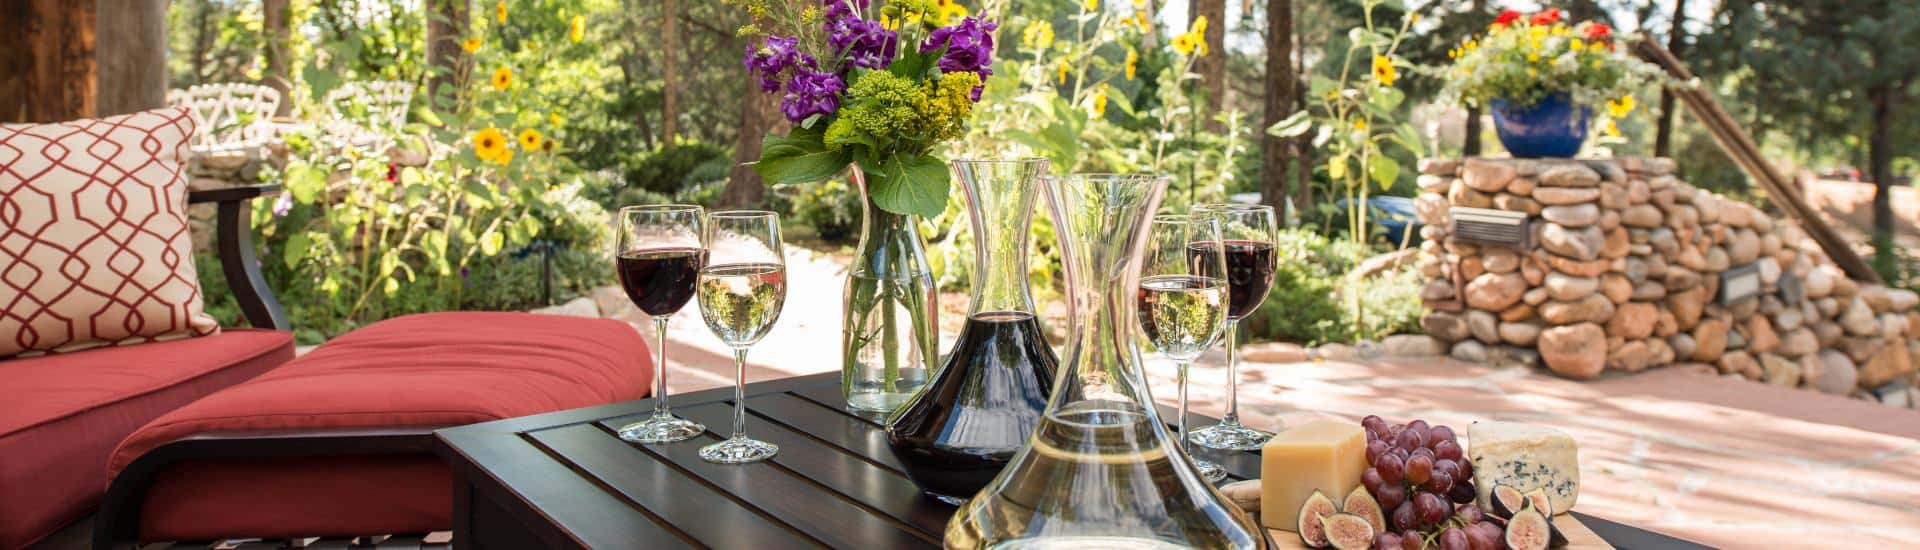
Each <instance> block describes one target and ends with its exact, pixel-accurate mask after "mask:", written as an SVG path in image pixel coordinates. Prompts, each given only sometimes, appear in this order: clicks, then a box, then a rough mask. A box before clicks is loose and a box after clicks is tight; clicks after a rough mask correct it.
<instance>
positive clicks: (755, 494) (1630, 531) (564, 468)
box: [436, 373, 1703, 549]
mask: <svg viewBox="0 0 1920 550" xmlns="http://www.w3.org/2000/svg"><path fill="white" fill-rule="evenodd" d="M732 398H733V388H730V387H728V388H717V389H712V390H707V391H701V392H695V393H690V394H686V395H681V396H674V397H673V403H674V412H675V413H677V414H679V415H681V416H683V417H686V418H690V419H693V420H695V421H698V422H700V423H702V424H706V425H707V426H708V428H709V431H708V432H707V434H705V435H704V436H703V437H699V438H695V439H692V440H689V441H682V442H679V443H671V444H666V445H636V444H630V443H627V442H625V441H621V440H620V439H619V438H618V437H616V436H615V435H614V432H615V430H616V429H618V427H619V426H622V425H624V424H626V423H628V422H631V421H633V420H636V419H639V418H642V417H643V416H644V415H647V414H651V413H652V411H653V402H652V400H641V401H632V402H626V403H615V404H612V405H605V406H599V407H590V408H585V409H576V410H571V411H561V412H555V413H548V414H541V415H535V416H528V417H522V418H513V419H507V420H500V421H495V422H487V423H483V424H475V425H471V426H464V427H459V428H450V429H445V430H441V431H439V432H438V433H437V436H438V444H437V445H436V452H438V453H439V454H440V456H441V457H443V458H444V459H445V460H446V461H447V462H448V464H450V465H451V466H452V467H453V471H454V475H455V476H456V479H455V484H454V485H455V486H454V520H453V521H454V536H453V543H454V547H455V548H514V549H522V548H703V547H704V548H747V549H770V548H780V549H786V548H805V547H831V548H861V549H869V548H888V549H892V548H928V547H938V546H939V545H940V539H941V535H942V533H943V531H944V530H945V528H946V525H947V518H948V517H949V516H951V515H952V514H953V511H954V507H953V506H950V505H947V504H944V503H941V502H939V501H937V500H934V499H931V498H926V497H923V496H921V494H920V491H919V490H918V489H916V488H915V487H914V485H913V483H912V482H910V481H908V480H907V478H906V476H905V474H903V473H901V467H900V463H899V462H898V461H897V460H895V459H894V457H893V455H892V454H890V453H889V452H888V451H887V447H886V434H885V433H884V432H883V431H882V428H881V426H880V424H879V422H878V420H876V419H871V418H866V417H862V416H856V415H854V414H851V413H849V412H846V411H845V409H843V408H842V407H841V403H842V398H841V395H840V377H839V373H824V374H817V375H809V376H799V377H793V378H786V379H781V380H770V381H766V382H759V383H755V384H749V385H748V386H747V410H748V412H749V413H750V416H749V417H748V420H747V422H748V425H747V432H748V433H749V434H751V435H752V436H753V437H755V438H757V439H761V440H763V441H768V442H772V443H774V444H776V445H779V446H780V454H779V455H778V456H775V457H774V458H773V459H772V460H769V461H767V462H762V463H756V464H745V465H719V464H709V463H707V462H704V461H702V460H700V457H699V449H700V447H701V446H704V445H707V444H710V443H713V442H715V441H719V440H720V439H721V438H723V437H724V435H723V434H719V433H715V432H714V431H712V430H715V429H721V430H724V429H725V428H724V427H726V426H731V425H732V416H731V412H732ZM1162 410H1163V411H1165V414H1164V415H1163V416H1165V417H1166V418H1172V413H1171V410H1169V409H1167V408H1165V407H1163V408H1162ZM1208 421H1210V420H1208V419H1201V420H1200V423H1201V424H1203V425H1204V424H1205V423H1206V422H1208ZM1216 458H1218V459H1219V462H1220V463H1221V465H1222V466H1224V467H1226V469H1227V471H1228V472H1229V474H1230V476H1231V478H1232V479H1236V480H1237V479H1247V478H1249V477H1253V476H1257V475H1258V474H1259V471H1260V457H1259V455H1258V454H1256V453H1232V454H1230V455H1227V456H1220V457H1216ZM1574 514H1575V515H1576V516H1577V517H1578V518H1579V519H1580V520H1581V522H1582V523H1584V524H1586V525H1587V526H1588V527H1589V528H1591V529H1592V530H1593V531H1594V532H1595V533H1596V534H1598V535H1600V538H1602V539H1605V540H1606V541H1607V542H1608V543H1609V544H1612V545H1613V546H1615V547H1618V548H1636V549H1637V548H1703V547H1701V546H1699V545H1695V544H1692V543H1688V542H1686V541H1682V540H1679V539H1674V538H1671V537H1667V536H1664V535H1660V534H1657V533H1653V532H1649V531H1645V530H1641V529H1637V528H1634V527H1631V526H1627V525H1622V524H1619V523H1614V522H1611V521H1607V520H1603V519H1600V518H1595V517H1592V516H1584V515H1580V514H1579V513H1578V512H1574Z"/></svg>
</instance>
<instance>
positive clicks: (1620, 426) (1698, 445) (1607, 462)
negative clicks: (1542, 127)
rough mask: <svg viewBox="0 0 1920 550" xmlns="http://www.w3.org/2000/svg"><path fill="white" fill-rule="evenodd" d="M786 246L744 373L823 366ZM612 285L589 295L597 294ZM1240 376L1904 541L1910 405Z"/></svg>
mask: <svg viewBox="0 0 1920 550" xmlns="http://www.w3.org/2000/svg"><path fill="white" fill-rule="evenodd" d="M789 250H790V252H789V257H788V271H789V273H788V276H789V280H790V283H789V284H790V286H789V290H788V296H787V305H786V308H785V312H784V313H783V314H782V315H781V319H780V321H779V324H778V325H777V326H776V327H775V328H774V329H773V331H772V332H771V333H770V334H769V335H768V336H767V338H766V340H764V341H763V342H761V344H760V345H758V346H755V347H754V349H753V351H752V353H751V354H750V356H749V360H750V367H749V368H748V373H747V374H748V380H749V381H758V380H768V379H775V378H783V377H787V376H793V375H798V374H810V373H818V372H831V371H835V370H838V368H839V365H838V363H837V361H836V356H837V353H838V346H839V330H840V319H839V316H840V315H839V308H840V288H841V286H840V285H841V277H842V274H841V269H842V268H841V267H839V265H838V264H837V263H836V262H834V261H833V259H831V258H827V257H824V256H820V255H816V254H814V253H811V252H809V251H806V250H804V249H798V248H792V249H789ZM955 299H957V297H956V298H955ZM622 301H623V299H621V298H620V297H619V296H618V295H617V291H615V292H614V293H613V294H612V295H611V296H605V295H603V296H601V302H602V304H603V306H602V307H603V308H605V307H607V304H613V305H618V304H619V303H621V302H622ZM697 309H698V308H694V307H689V308H687V310H686V311H684V312H682V314H680V315H678V316H676V317H675V318H674V319H673V320H672V322H671V324H670V326H669V329H668V336H669V341H670V342H671V343H670V344H669V353H670V362H669V364H670V366H671V369H672V370H671V375H670V377H669V380H670V382H671V386H672V391H673V392H675V393H680V392H687V391H694V390H699V389H705V388H713V387H722V386H725V385H727V384H730V383H732V376H733V364H732V357H731V354H730V352H729V351H728V350H727V348H726V347H725V346H724V345H722V344H721V343H720V341H719V340H718V339H717V338H715V337H714V336H713V335H712V334H711V333H709V332H708V331H707V329H706V327H705V325H704V324H703V323H702V321H701V320H700V319H699V314H698V312H697ZM626 318H627V319H629V320H631V321H636V322H637V324H639V325H640V326H642V327H649V326H650V325H649V324H648V323H646V322H645V320H644V318H643V317H641V316H639V315H638V314H636V313H632V312H628V313H627V315H626ZM644 330H645V331H646V332H649V333H650V332H651V329H650V328H646V329H644ZM946 336H947V337H948V338H951V337H952V335H951V334H948V335H946ZM649 339H650V340H651V336H649ZM1223 358H1224V356H1223V354H1222V353H1221V352H1219V351H1218V350H1215V351H1214V352H1213V353H1211V354H1209V356H1208V357H1206V358H1203V359H1202V361H1201V363H1200V364H1199V365H1197V366H1196V367H1195V370H1194V376H1195V385H1194V388H1193V389H1192V390H1191V392H1190V393H1191V396H1192V398H1193V399H1194V400H1195V410H1196V411H1198V412H1201V413H1205V414H1208V415H1213V416H1218V415H1219V414H1221V413H1222V412H1223V408H1224V402H1225V399H1224V395H1225V391H1224V389H1225V388H1224V386H1225V379H1226V375H1225V368H1224V367H1223V363H1224V361H1223ZM1148 376H1149V378H1150V381H1151V384H1152V386H1153V388H1154V390H1155V391H1154V393H1155V395H1156V396H1162V399H1161V400H1162V401H1168V400H1169V399H1168V398H1170V397H1171V396H1172V395H1174V392H1173V381H1172V380H1173V378H1172V376H1173V368H1172V366H1171V365H1170V364H1167V363H1165V362H1163V361H1158V360H1150V361H1149V365H1148ZM1243 380H1244V381H1243V383H1242V384H1241V405H1242V413H1243V415H1244V416H1246V417H1247V419H1248V421H1249V423H1251V424H1253V425H1255V426H1262V427H1268V426H1272V425H1273V423H1274V421H1276V420H1279V421H1282V422H1292V423H1298V422H1303V421H1306V420H1308V419H1310V418H1313V417H1317V416H1331V417H1337V418H1344V419H1358V418H1359V417H1360V416H1364V415H1367V414H1378V415H1381V416H1382V417H1385V418H1387V419H1389V420H1390V421H1400V422H1404V421H1406V420H1410V419H1412V418H1423V419H1426V420H1427V421H1428V422H1431V423H1435V424H1448V425H1452V426H1456V427H1464V426H1465V425H1467V424H1469V423H1471V422H1473V421H1474V420H1482V419H1499V420H1519V421H1526V422H1535V423H1540V424H1546V425H1551V426H1554V427H1557V428H1560V429H1562V430H1565V431H1567V432H1568V433H1570V434H1572V435H1573V437H1574V438H1575V440H1577V441H1579V443H1580V446H1581V455H1580V462H1581V479H1582V489H1583V490H1582V491H1581V492H1582V496H1581V499H1580V502H1579V504H1578V505H1577V506H1576V509H1578V510H1580V511H1582V512H1585V513H1589V514H1593V515H1596V516H1600V517H1603V518H1608V519H1612V520H1616V521H1622V522H1626V523H1630V524H1633V525H1637V526H1641V527H1644V528H1647V529H1652V530H1656V531H1660V532H1664V533H1667V534H1671V535H1674V536H1678V537H1682V538H1686V539H1690V540H1694V541H1697V542H1700V543H1703V544H1709V545H1714V546H1721V547H1729V548H1778V547H1786V546H1792V547H1796V548H1821V547H1833V548H1920V411H1912V410H1898V409H1893V408H1890V407H1885V406H1881V405H1875V404H1871V403H1867V402H1863V401H1855V400H1849V399H1843V398H1838V397H1833V396H1828V395H1823V394H1816V393H1812V392H1804V391H1796V390H1789V389H1782V388H1776V387H1772V386H1767V385H1764V384H1756V383H1750V382H1742V381H1732V380H1727V379H1723V378H1720V377H1717V376H1714V375H1712V373H1708V372H1698V371H1686V370H1683V369H1659V370H1654V371H1649V372H1646V373H1642V374H1639V375H1630V376H1618V377H1610V378H1605V379H1602V380H1600V381H1595V382H1585V383H1582V382H1573V381H1569V380H1563V379H1560V378H1556V377H1553V376H1550V375H1544V374H1540V373H1535V372H1530V371H1527V370H1525V369H1517V368H1515V369H1492V368H1486V367H1479V366H1474V365H1469V364H1465V363H1459V362H1455V361H1451V360H1445V359H1437V358H1436V359H1432V360H1421V361H1408V360H1391V361H1370V362H1353V363H1349V362H1319V363H1289V364H1274V363H1256V364H1247V365H1245V372H1244V373H1243ZM1460 431H1461V432H1462V433H1464V432H1465V430H1464V429H1462V430H1460ZM1789 541H1790V542H1789Z"/></svg>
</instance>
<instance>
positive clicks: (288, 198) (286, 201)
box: [273, 193, 293, 218]
mask: <svg viewBox="0 0 1920 550" xmlns="http://www.w3.org/2000/svg"><path fill="white" fill-rule="evenodd" d="M292 211H293V193H281V194H280V196H279V197H275V198H274V199H273V217H276V218H279V217H284V216H286V215H287V213H288V212H292Z"/></svg>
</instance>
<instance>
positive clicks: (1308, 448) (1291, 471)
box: [1260, 420, 1367, 531]
mask: <svg viewBox="0 0 1920 550" xmlns="http://www.w3.org/2000/svg"><path fill="white" fill-rule="evenodd" d="M1366 469H1367V433H1366V429H1365V428H1361V427H1360V424H1359V423H1357V422H1334V421H1330V420H1319V421H1314V422H1312V423H1308V424H1304V425H1301V426H1295V427H1294V428H1293V429H1290V430H1287V431H1284V432H1280V433H1279V434H1277V435H1275V436H1273V439H1272V440H1269V441H1267V444H1266V446H1264V447H1261V448H1260V523H1261V524H1262V525H1265V526H1267V528H1269V529H1279V530H1282V531H1293V530H1295V529H1298V519H1299V515H1300V505H1301V504H1303V503H1305V502H1306V501H1307V497H1310V496H1313V492H1314V491H1316V490H1317V491H1320V492H1321V493H1324V494H1326V495H1327V498H1329V499H1333V506H1334V507H1335V508H1339V507H1340V502H1341V501H1342V500H1344V499H1346V497H1347V493H1348V492H1351V491H1353V488H1354V487H1357V486H1359V485H1360V472H1363V471H1366Z"/></svg>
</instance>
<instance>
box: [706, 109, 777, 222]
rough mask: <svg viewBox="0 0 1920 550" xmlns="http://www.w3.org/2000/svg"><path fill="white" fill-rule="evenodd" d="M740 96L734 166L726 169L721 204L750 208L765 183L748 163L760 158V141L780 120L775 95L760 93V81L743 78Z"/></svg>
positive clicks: (763, 195) (756, 202) (761, 194)
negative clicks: (725, 180) (725, 184)
mask: <svg viewBox="0 0 1920 550" xmlns="http://www.w3.org/2000/svg"><path fill="white" fill-rule="evenodd" d="M741 82H743V83H744V86H743V87H742V88H741V92H740V93H741V98H740V135H739V137H738V138H736V140H735V141H734V144H733V170H732V171H730V172H728V173H727V187H726V188H725V189H722V190H721V192H720V204H721V205H722V206H726V207H730V208H752V207H757V206H760V204H761V203H762V202H763V201H765V200H766V195H767V183H766V181H765V180H763V179H761V178H760V172H757V171H755V170H754V169H753V167H751V166H747V163H749V162H754V161H757V160H760V141H761V139H762V138H765V137H766V136H767V132H768V131H770V130H772V129H773V127H774V125H775V124H778V123H779V121H780V113H779V110H778V109H777V108H776V104H775V98H776V97H778V96H775V95H772V94H766V93H761V91H760V83H759V82H758V81H756V80H754V79H750V78H749V79H742V80H741Z"/></svg>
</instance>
